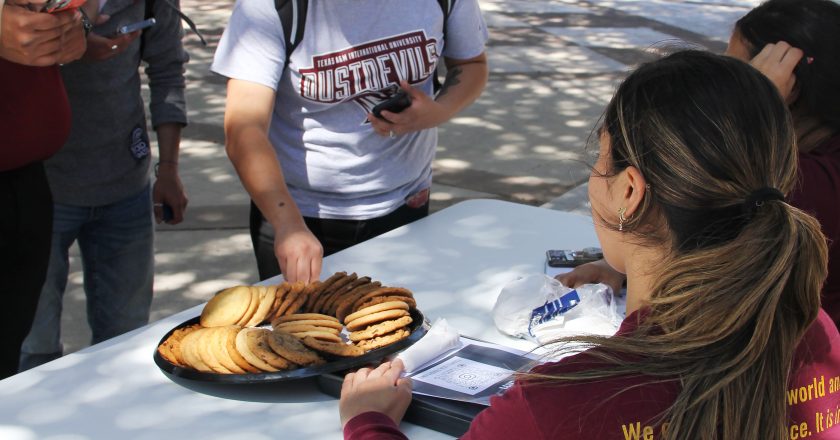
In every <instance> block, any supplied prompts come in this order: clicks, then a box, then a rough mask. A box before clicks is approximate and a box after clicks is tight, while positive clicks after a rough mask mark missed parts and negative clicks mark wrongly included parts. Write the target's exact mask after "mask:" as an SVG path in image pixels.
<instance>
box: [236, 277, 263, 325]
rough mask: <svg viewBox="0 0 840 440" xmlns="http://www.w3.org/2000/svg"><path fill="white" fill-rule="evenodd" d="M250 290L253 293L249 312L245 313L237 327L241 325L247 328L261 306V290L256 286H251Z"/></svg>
mask: <svg viewBox="0 0 840 440" xmlns="http://www.w3.org/2000/svg"><path fill="white" fill-rule="evenodd" d="M248 290H250V291H251V303H250V304H248V310H246V311H245V314H244V315H242V318H241V319H240V320H239V321H238V322H237V323H236V325H241V326H243V327H245V324H247V323H248V321H249V320H251V317H252V316H254V313H255V312H256V311H257V307H259V306H260V289H259V288H257V287H256V286H249V287H248Z"/></svg>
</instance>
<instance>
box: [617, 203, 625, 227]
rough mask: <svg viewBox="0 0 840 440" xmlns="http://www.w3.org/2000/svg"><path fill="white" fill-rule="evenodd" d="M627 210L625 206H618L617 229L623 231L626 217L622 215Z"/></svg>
mask: <svg viewBox="0 0 840 440" xmlns="http://www.w3.org/2000/svg"><path fill="white" fill-rule="evenodd" d="M625 211H627V208H618V230H619V231H624V222H626V221H627V219H626V218H625V217H624V212H625Z"/></svg>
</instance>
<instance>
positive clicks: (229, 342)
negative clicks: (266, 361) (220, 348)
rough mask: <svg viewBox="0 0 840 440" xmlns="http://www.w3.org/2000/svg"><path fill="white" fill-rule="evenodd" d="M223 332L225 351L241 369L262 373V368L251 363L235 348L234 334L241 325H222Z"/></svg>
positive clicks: (240, 328) (235, 334)
mask: <svg viewBox="0 0 840 440" xmlns="http://www.w3.org/2000/svg"><path fill="white" fill-rule="evenodd" d="M224 329H225V332H224V335H223V338H222V340H223V341H224V344H225V351H226V352H227V354H228V356H230V359H231V360H232V361H233V362H234V363H235V364H236V365H237V366H238V367H239V368H241V369H243V370H245V371H246V372H248V373H262V370H260V369H259V368H257V367H255V366H253V365H251V363H249V362H248V361H247V360H245V358H244V357H242V354H240V353H239V350H237V349H236V336H237V335H238V334H239V331H240V330H242V327H240V326H238V325H229V326H227V327H224Z"/></svg>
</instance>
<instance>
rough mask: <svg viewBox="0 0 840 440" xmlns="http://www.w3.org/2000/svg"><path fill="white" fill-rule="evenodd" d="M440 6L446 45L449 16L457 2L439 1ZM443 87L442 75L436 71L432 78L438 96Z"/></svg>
mask: <svg viewBox="0 0 840 440" xmlns="http://www.w3.org/2000/svg"><path fill="white" fill-rule="evenodd" d="M438 5H439V6H440V10H441V11H443V41H444V43H443V44H446V25H447V22H448V21H449V14H451V13H452V7H453V6H455V0H438ZM441 56H443V54H441ZM441 87H443V84H442V83H441V82H440V75H438V72H437V70H435V73H434V78H432V91H433V92H434V93H435V94H437V92H439V91H440V89H441Z"/></svg>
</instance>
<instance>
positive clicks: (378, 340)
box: [356, 328, 411, 351]
mask: <svg viewBox="0 0 840 440" xmlns="http://www.w3.org/2000/svg"><path fill="white" fill-rule="evenodd" d="M410 334H411V332H409V331H408V330H407V329H405V328H401V329H398V330H395V331H393V332H391V333H388V334H385V335H382V336H377V337H375V338H373V339H365V340H363V341H359V342H357V343H356V346H358V347H359V348H361V349H363V350H365V351H368V350H375V349H377V348H381V347H384V346H386V345H391V344H393V343H394V342H397V341H401V340H403V339H405V338H407V337H408V335H410Z"/></svg>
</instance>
